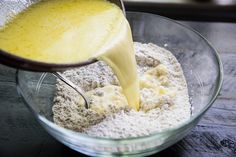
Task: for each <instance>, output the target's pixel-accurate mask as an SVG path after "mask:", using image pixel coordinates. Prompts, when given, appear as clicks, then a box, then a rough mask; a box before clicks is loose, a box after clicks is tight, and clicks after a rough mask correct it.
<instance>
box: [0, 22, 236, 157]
mask: <svg viewBox="0 0 236 157" xmlns="http://www.w3.org/2000/svg"><path fill="white" fill-rule="evenodd" d="M183 23H184V24H186V25H189V26H191V27H193V28H194V29H196V30H197V31H199V32H200V33H201V34H202V35H203V36H205V37H206V38H207V39H208V40H209V41H210V42H211V43H212V45H213V46H214V47H215V48H216V49H217V50H218V52H219V54H220V57H221V59H222V62H223V66H224V75H225V76H224V83H223V87H222V90H221V93H220V95H219V97H218V99H217V100H216V102H215V103H214V105H213V106H212V107H211V108H210V109H209V111H208V112H207V113H206V114H205V115H204V117H203V118H202V120H201V121H200V123H199V124H198V125H197V126H196V127H195V128H194V129H193V130H192V131H191V132H190V133H189V134H188V135H187V136H186V137H185V138H184V139H183V140H181V141H180V142H178V143H177V144H175V145H173V146H172V147H170V148H168V149H166V150H164V151H162V152H160V153H158V154H156V155H153V156H158V157H166V156H173V157H225V156H226V157H228V156H229V157H236V95H235V94H236V24H234V23H207V22H183ZM14 77H15V69H12V68H8V67H5V66H1V65H0V157H11V156H14V157H15V156H19V157H52V156H56V157H64V156H82V155H81V154H78V153H77V152H75V151H73V150H71V149H69V148H67V147H66V146H64V145H62V144H60V143H59V142H57V141H56V140H55V139H54V138H52V137H51V136H50V135H48V134H47V133H46V131H44V130H43V128H42V127H41V126H40V125H39V124H38V123H37V122H36V120H35V119H34V117H33V116H32V114H31V113H30V111H29V110H28V109H27V108H26V107H25V105H24V104H23V102H22V100H21V98H20V97H19V96H18V94H17V92H16V87H15V78H14Z"/></svg>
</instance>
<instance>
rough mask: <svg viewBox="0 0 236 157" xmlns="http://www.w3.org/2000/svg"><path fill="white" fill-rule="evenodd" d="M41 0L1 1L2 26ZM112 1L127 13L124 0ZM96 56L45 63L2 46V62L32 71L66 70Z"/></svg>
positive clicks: (89, 62)
mask: <svg viewBox="0 0 236 157" xmlns="http://www.w3.org/2000/svg"><path fill="white" fill-rule="evenodd" d="M38 1H40V0H27V1H26V0H15V1H12V0H4V1H0V19H1V22H0V28H1V26H4V23H6V22H7V21H8V20H9V19H11V18H12V17H14V16H15V15H16V14H18V13H20V12H21V11H23V10H24V9H26V8H28V7H29V6H31V5H32V4H34V3H36V2H38ZM109 1H110V2H112V3H114V4H116V5H117V6H119V7H120V8H121V9H122V11H123V13H124V14H125V9H124V4H123V1H122V0H109ZM96 61H97V60H96V59H95V58H91V59H88V60H87V61H83V62H78V63H66V64H64V63H63V64H58V63H57V64H56V63H45V62H39V61H34V60H30V59H26V58H22V57H19V56H16V55H12V54H10V53H8V52H6V51H4V50H2V49H1V48H0V63H1V64H4V65H7V66H11V67H15V68H18V69H24V70H30V71H39V72H55V71H64V70H66V69H68V68H73V67H81V66H85V65H88V64H92V63H94V62H96Z"/></svg>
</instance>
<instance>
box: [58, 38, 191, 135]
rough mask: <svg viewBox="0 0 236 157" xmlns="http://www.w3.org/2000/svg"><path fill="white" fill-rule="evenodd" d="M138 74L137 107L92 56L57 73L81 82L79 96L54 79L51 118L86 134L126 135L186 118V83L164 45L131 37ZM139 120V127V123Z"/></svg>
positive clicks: (104, 65)
mask: <svg viewBox="0 0 236 157" xmlns="http://www.w3.org/2000/svg"><path fill="white" fill-rule="evenodd" d="M134 47H135V52H136V54H135V55H136V61H137V64H138V69H137V70H138V74H139V80H140V99H141V102H140V111H138V112H137V111H134V110H132V109H130V108H129V107H128V104H127V100H126V98H125V97H124V95H123V93H122V89H121V87H120V86H119V82H118V80H117V78H116V76H115V75H114V73H113V72H112V70H111V69H110V68H109V67H108V66H107V65H106V64H105V63H104V62H101V61H99V62H97V63H94V64H91V65H88V66H85V67H82V68H78V69H73V70H69V71H66V72H64V73H63V74H64V75H65V76H66V77H67V78H68V79H70V80H71V81H72V82H73V83H75V84H76V85H78V86H79V87H80V88H82V89H83V90H84V91H85V92H86V95H87V97H88V98H89V99H90V106H91V107H90V109H88V110H87V109H85V108H84V105H83V101H82V99H81V98H80V97H79V96H78V95H77V93H76V92H74V91H73V90H72V89H70V87H68V86H67V85H65V84H64V83H62V82H60V81H58V84H57V93H56V96H55V99H54V106H53V113H54V122H55V123H56V124H58V125H60V126H62V127H65V128H68V129H72V130H74V131H78V132H83V133H85V134H88V135H91V136H99V137H107V138H109V137H111V138H127V137H138V136H143V135H149V134H152V133H153V132H156V131H162V130H164V129H168V128H171V127H175V126H177V125H179V124H181V123H183V122H184V121H186V120H188V119H189V118H190V108H191V105H190V103H189V96H188V89H187V85H186V81H185V78H184V75H183V72H182V69H181V66H180V64H179V63H178V61H177V60H176V58H175V57H174V56H173V55H172V54H171V52H169V51H167V50H166V49H164V48H161V47H158V46H157V45H154V44H142V43H137V42H136V43H134ZM144 126H145V127H144Z"/></svg>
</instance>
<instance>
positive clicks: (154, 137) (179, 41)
mask: <svg viewBox="0 0 236 157" xmlns="http://www.w3.org/2000/svg"><path fill="white" fill-rule="evenodd" d="M127 18H128V20H129V22H130V25H131V28H132V31H133V38H134V41H138V42H143V43H149V42H151V43H154V44H157V45H159V46H161V47H165V48H166V49H168V50H170V51H171V52H172V53H173V54H174V55H175V57H176V58H177V59H178V61H179V62H180V64H181V65H182V68H183V71H184V74H185V77H186V80H187V84H188V89H189V95H190V98H191V104H192V115H191V118H190V119H189V120H188V121H187V122H185V123H183V124H182V125H180V126H178V127H176V128H171V129H168V130H165V131H162V132H154V133H152V134H151V135H149V136H143V137H138V138H126V139H108V138H96V137H90V136H87V135H85V134H81V133H78V132H74V131H71V130H68V129H65V128H62V127H60V126H58V125H56V124H54V123H53V113H52V105H53V97H54V94H55V90H56V78H55V76H54V75H53V74H50V73H47V74H42V73H35V72H28V71H21V70H19V71H18V72H17V75H16V80H17V90H18V92H19V94H20V95H21V96H22V97H23V99H24V100H25V102H26V104H27V106H28V107H29V108H30V110H31V111H32V112H33V114H34V116H35V117H36V118H37V120H38V121H39V123H40V124H41V125H42V126H43V127H44V128H45V129H46V130H47V132H48V133H49V134H51V135H52V136H53V137H55V138H56V139H57V140H58V141H60V142H62V143H64V144H65V145H67V146H68V147H70V148H72V149H74V150H76V151H79V152H81V153H84V154H87V155H92V156H104V155H107V156H110V155H131V156H132V155H133V156H143V155H150V154H154V153H156V152H159V151H161V150H163V149H165V148H167V147H169V146H170V145H172V144H174V143H176V142H177V141H179V140H180V139H182V138H183V137H184V136H185V135H186V134H187V133H188V132H189V131H190V129H192V128H193V127H194V126H196V124H197V123H198V121H199V120H200V118H201V117H202V116H203V115H204V113H205V112H206V111H207V109H209V107H210V106H211V105H212V103H213V102H214V100H215V99H216V97H217V95H218V93H219V91H220V87H221V84H222V77H223V74H222V73H223V72H222V64H221V61H220V59H219V56H218V54H217V52H216V50H215V49H214V48H213V47H212V46H211V45H210V44H209V43H208V42H207V40H206V39H205V38H204V37H202V36H201V35H200V34H198V33H197V32H196V31H194V30H192V29H190V28H188V27H186V26H183V25H182V24H179V23H176V22H174V21H172V20H170V19H167V18H164V17H161V16H157V15H152V14H146V13H138V12H128V13H127Z"/></svg>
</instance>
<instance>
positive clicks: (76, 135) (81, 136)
mask: <svg viewBox="0 0 236 157" xmlns="http://www.w3.org/2000/svg"><path fill="white" fill-rule="evenodd" d="M127 14H142V15H146V16H155V17H158V18H162V19H165V20H167V21H170V22H173V23H175V24H178V25H180V26H182V27H184V28H185V29H188V30H190V31H192V32H193V33H195V34H196V35H198V36H199V37H200V38H201V39H202V40H204V41H205V42H206V44H207V45H208V46H209V47H210V49H211V50H212V52H213V53H214V56H215V58H216V60H217V65H218V76H217V85H216V88H215V91H214V93H213V96H212V97H211V99H210V101H209V102H208V104H207V105H205V106H204V107H203V109H202V110H201V111H200V112H199V113H197V114H196V115H194V116H191V118H190V119H189V120H187V121H186V122H184V123H182V124H181V125H178V126H177V127H173V128H169V129H166V130H163V131H159V132H153V133H152V134H150V135H146V136H140V137H130V138H123V139H122V138H121V139H115V138H103V137H93V136H89V135H86V134H83V133H79V132H75V131H72V130H69V129H66V128H62V127H60V126H58V125H56V124H54V123H53V122H51V121H49V120H47V119H46V118H45V117H43V116H41V115H39V114H38V113H36V112H35V111H34V110H33V109H32V108H31V105H30V104H29V102H27V100H26V99H25V96H24V93H23V92H22V89H21V88H20V86H19V81H18V79H19V76H18V72H19V70H17V72H16V87H17V91H18V93H19V95H20V96H22V97H23V100H24V102H25V103H26V105H27V107H28V108H29V109H30V110H31V111H32V113H33V114H34V115H35V117H36V118H37V120H38V121H39V122H40V123H42V124H43V125H46V126H49V127H50V129H52V130H53V131H54V133H57V134H60V136H65V137H66V136H73V138H76V139H80V140H88V141H92V142H93V143H102V144H117V143H119V144H128V143H131V142H142V141H144V140H147V139H149V138H150V139H153V138H155V137H159V136H161V135H165V134H172V133H174V132H177V131H178V130H182V129H184V128H185V127H186V126H188V124H191V123H192V122H194V121H197V120H198V119H199V118H200V117H201V116H202V115H203V114H204V113H205V112H206V111H207V110H208V109H209V108H210V107H211V105H212V104H213V103H214V101H215V100H216V98H217V96H218V94H219V92H220V89H221V87H222V83H223V65H222V62H221V60H220V57H219V54H218V52H217V51H216V49H215V48H214V47H213V46H212V45H211V44H210V42H209V41H208V40H207V39H206V38H205V37H203V36H202V35H201V34H200V33H199V32H197V31H196V30H194V29H193V28H191V27H189V26H186V25H184V24H181V23H180V22H177V21H175V20H172V19H169V18H167V17H163V16H160V15H155V14H151V13H144V12H132V11H131V12H130V11H128V12H127Z"/></svg>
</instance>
